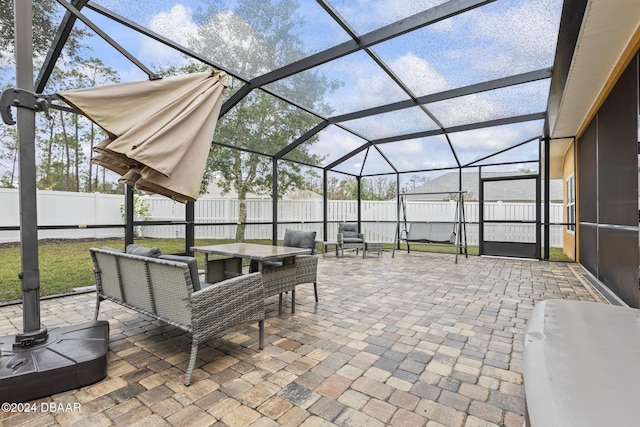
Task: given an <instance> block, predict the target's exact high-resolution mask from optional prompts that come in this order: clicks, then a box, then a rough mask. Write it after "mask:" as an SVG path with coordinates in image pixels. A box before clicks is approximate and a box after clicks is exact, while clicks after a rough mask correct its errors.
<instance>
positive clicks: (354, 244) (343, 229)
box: [337, 222, 366, 258]
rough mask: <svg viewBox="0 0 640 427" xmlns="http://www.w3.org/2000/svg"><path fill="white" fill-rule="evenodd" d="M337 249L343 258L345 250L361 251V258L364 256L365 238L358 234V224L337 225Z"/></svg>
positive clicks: (343, 223) (344, 223)
mask: <svg viewBox="0 0 640 427" xmlns="http://www.w3.org/2000/svg"><path fill="white" fill-rule="evenodd" d="M337 240H338V249H339V250H340V252H341V253H342V256H344V250H345V249H355V250H356V255H357V254H358V250H360V249H362V258H364V257H365V256H366V251H365V238H364V234H363V233H359V232H358V224H351V223H346V222H342V223H339V224H338V238H337Z"/></svg>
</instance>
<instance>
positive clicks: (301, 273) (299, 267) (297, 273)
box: [249, 229, 318, 313]
mask: <svg viewBox="0 0 640 427" xmlns="http://www.w3.org/2000/svg"><path fill="white" fill-rule="evenodd" d="M315 238H316V232H315V231H298V230H289V229H287V230H285V233H284V239H283V242H282V246H288V247H293V248H304V249H311V255H298V256H296V257H295V261H293V259H285V260H279V261H269V262H264V263H263V264H262V281H263V283H264V294H265V297H270V296H272V295H278V296H279V300H278V313H282V294H283V293H285V292H289V291H291V312H292V313H295V311H296V288H295V287H296V286H297V285H299V284H302V283H313V293H314V296H315V299H316V302H318V283H317V282H318V281H317V277H318V256H317V255H316V253H317V247H318V242H317V241H316V240H315ZM292 261H293V263H291V262H292ZM249 271H250V272H255V271H258V263H257V262H256V261H252V262H251V264H250V267H249Z"/></svg>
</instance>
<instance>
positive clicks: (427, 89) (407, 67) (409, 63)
mask: <svg viewBox="0 0 640 427" xmlns="http://www.w3.org/2000/svg"><path fill="white" fill-rule="evenodd" d="M390 66H391V68H392V69H393V70H396V73H397V74H398V75H399V76H400V78H401V79H402V80H403V81H404V82H405V83H406V84H407V86H409V87H410V88H411V89H412V90H413V91H414V92H416V93H421V94H422V93H436V92H441V91H443V90H446V89H449V88H450V85H449V83H447V80H446V78H445V77H444V76H443V75H442V74H440V73H438V71H436V69H435V68H434V67H433V66H432V65H431V64H430V63H429V62H427V61H425V60H424V59H422V58H419V57H418V56H416V55H414V54H413V53H407V54H405V55H402V56H400V57H398V58H396V59H395V60H394V61H393V62H392V63H391V64H390Z"/></svg>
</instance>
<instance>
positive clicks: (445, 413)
mask: <svg viewBox="0 0 640 427" xmlns="http://www.w3.org/2000/svg"><path fill="white" fill-rule="evenodd" d="M453 261H454V258H453V255H448V254H434V253H411V254H407V253H404V252H400V253H398V252H397V253H396V257H395V258H391V257H390V256H388V255H385V256H384V257H368V258H366V259H362V258H361V257H358V256H355V255H353V256H347V257H344V258H335V257H333V256H327V257H326V258H324V259H323V258H321V259H320V263H319V284H318V290H319V296H320V302H319V303H318V304H317V305H316V304H315V301H314V299H313V289H312V285H311V284H309V285H302V286H300V287H298V291H297V292H296V300H297V301H296V313H295V315H293V316H292V315H291V314H290V312H289V311H290V306H287V307H286V308H285V313H284V314H283V315H281V316H278V314H277V297H274V298H270V299H269V300H268V304H269V305H268V313H267V322H266V330H265V341H266V342H265V348H264V350H262V351H260V350H259V349H258V346H257V336H258V333H257V324H253V325H240V326H239V327H236V328H234V329H232V330H229V331H227V332H226V333H225V334H224V336H221V337H220V338H219V339H215V340H213V341H210V342H208V343H207V344H205V345H201V347H200V351H199V352H198V365H197V369H196V370H195V372H194V375H193V380H192V385H191V386H190V387H185V386H184V385H183V378H184V373H185V369H186V366H187V362H188V358H189V346H190V341H189V339H188V337H185V336H184V335H183V334H182V333H181V332H179V331H177V330H176V329H175V328H173V327H170V326H167V325H162V324H159V323H157V322H154V321H150V320H149V319H148V318H146V317H144V316H142V315H140V314H137V313H135V312H133V311H130V310H127V309H125V308H122V307H120V306H119V305H116V304H113V303H110V302H104V303H103V304H102V306H101V313H100V318H101V319H107V320H109V322H110V327H111V343H110V352H109V372H108V377H107V378H106V379H104V380H103V381H101V382H99V383H97V384H94V385H91V386H88V387H84V388H82V389H80V390H72V391H69V392H65V393H61V394H58V395H55V396H52V397H48V398H44V399H40V400H38V401H36V402H35V403H36V404H37V407H38V408H40V407H44V408H47V405H44V406H43V405H41V403H43V402H44V403H45V404H46V403H54V402H55V403H63V404H65V406H63V407H64V408H74V409H77V408H79V410H67V411H57V412H56V411H53V410H44V411H40V410H38V411H36V412H34V413H0V424H2V425H4V426H18V425H28V426H30V427H32V426H49V425H63V426H72V425H78V426H86V425H91V426H109V425H125V426H209V425H220V426H222V425H228V426H247V425H251V426H278V425H282V426H298V425H302V426H331V425H338V426H366V427H375V426H385V425H392V426H410V427H416V426H428V427H439V426H448V427H462V426H464V427H479V426H509V427H511V426H513V427H521V426H522V423H523V413H524V398H523V384H522V355H523V336H524V331H525V327H526V321H527V319H528V318H529V315H530V313H531V310H532V308H533V305H534V304H535V303H536V302H538V301H541V300H543V299H548V298H563V299H579V300H591V301H593V300H597V301H604V300H603V299H602V298H601V297H600V296H599V295H597V294H596V293H595V292H594V291H593V290H592V289H591V288H589V287H588V286H589V285H588V284H586V283H585V281H584V280H582V279H581V278H580V277H581V275H582V274H584V272H583V270H582V269H581V267H580V266H578V265H576V264H566V263H550V262H536V261H522V260H511V259H494V258H480V257H477V256H472V257H469V258H464V257H460V258H459V262H458V264H454V262H453ZM286 301H287V302H289V301H288V300H286ZM94 307H95V297H94V294H85V295H79V296H73V297H64V298H59V299H53V300H46V301H42V304H41V312H42V322H43V323H44V324H45V325H46V326H47V327H48V328H50V329H51V328H55V327H59V326H65V325H69V324H78V323H82V322H85V321H87V320H90V319H91V318H92V316H93V310H94ZM21 310H22V309H21V307H20V306H8V307H3V308H0V335H2V336H7V335H12V334H14V333H15V332H16V331H17V330H20V329H21V322H22V311H21ZM67 403H71V404H76V403H77V404H78V405H75V406H73V405H69V406H67V405H66V404H67ZM51 406H53V407H54V408H55V407H60V406H59V405H51Z"/></svg>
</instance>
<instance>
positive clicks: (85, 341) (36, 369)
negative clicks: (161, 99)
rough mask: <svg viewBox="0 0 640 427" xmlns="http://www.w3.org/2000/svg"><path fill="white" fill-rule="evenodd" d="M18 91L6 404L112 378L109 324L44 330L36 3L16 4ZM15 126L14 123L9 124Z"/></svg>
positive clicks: (0, 356)
mask: <svg viewBox="0 0 640 427" xmlns="http://www.w3.org/2000/svg"><path fill="white" fill-rule="evenodd" d="M14 11H15V33H16V83H17V86H18V87H17V88H16V89H14V90H7V91H5V92H4V93H3V94H2V98H1V99H0V101H2V105H3V107H6V108H3V110H2V115H3V118H6V116H10V114H9V105H13V106H16V107H18V108H17V110H18V111H17V117H18V144H19V155H20V162H19V166H20V247H21V258H22V259H21V267H22V272H21V273H20V279H21V280H22V298H23V300H22V303H23V312H22V318H23V321H24V325H23V329H24V330H23V332H22V333H18V334H16V336H15V337H0V345H1V348H0V402H1V403H3V404H4V403H9V402H26V401H29V400H33V399H37V398H40V397H44V396H49V395H52V394H56V393H60V392H63V391H67V390H72V389H76V388H80V387H82V386H85V385H89V384H93V383H95V382H97V381H100V380H101V379H103V378H104V377H105V376H106V375H107V352H108V350H109V323H108V322H106V321H104V320H102V321H93V322H89V323H86V324H84V325H74V326H68V327H64V328H57V329H55V330H54V331H51V332H49V331H47V329H46V328H42V327H41V325H40V272H39V269H38V221H37V220H38V216H37V211H36V204H37V194H36V158H35V112H36V111H40V110H41V109H43V105H42V104H40V105H38V104H39V102H40V99H41V98H37V97H36V96H35V94H33V92H32V91H33V28H32V0H14ZM11 122H12V121H11V120H9V121H8V123H11Z"/></svg>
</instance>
